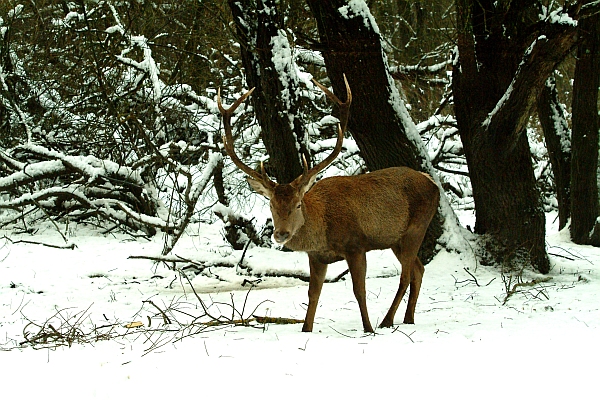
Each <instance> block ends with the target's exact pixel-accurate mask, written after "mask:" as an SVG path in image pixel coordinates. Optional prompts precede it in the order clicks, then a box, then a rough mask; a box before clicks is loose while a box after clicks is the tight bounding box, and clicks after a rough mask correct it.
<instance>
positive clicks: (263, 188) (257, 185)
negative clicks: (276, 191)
mask: <svg viewBox="0 0 600 400" xmlns="http://www.w3.org/2000/svg"><path fill="white" fill-rule="evenodd" d="M246 180H248V183H249V184H250V186H251V187H252V189H254V190H255V191H256V192H257V193H260V194H262V195H263V196H265V197H266V198H267V199H270V198H271V197H272V195H273V188H272V187H270V186H269V185H267V184H265V182H262V181H259V180H256V179H253V178H250V177H249V176H247V177H246Z"/></svg>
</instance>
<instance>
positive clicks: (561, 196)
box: [537, 77, 571, 229]
mask: <svg viewBox="0 0 600 400" xmlns="http://www.w3.org/2000/svg"><path fill="white" fill-rule="evenodd" d="M537 112H538V117H539V120H540V124H541V125H542V131H543V132H544V139H545V141H546V148H547V150H548V157H549V158H550V164H551V165H552V173H553V175H554V185H555V190H556V199H557V201H558V226H559V229H562V228H564V227H565V226H566V225H567V222H568V221H569V216H570V212H571V198H570V193H571V138H570V128H569V125H568V122H567V117H566V115H565V113H564V111H563V109H562V106H561V104H560V102H559V101H558V93H557V91H556V85H555V80H554V77H550V78H548V80H547V81H546V84H545V85H544V87H543V89H542V92H541V93H540V97H539V99H538V102H537Z"/></svg>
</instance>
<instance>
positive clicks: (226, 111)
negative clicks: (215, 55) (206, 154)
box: [217, 88, 272, 182]
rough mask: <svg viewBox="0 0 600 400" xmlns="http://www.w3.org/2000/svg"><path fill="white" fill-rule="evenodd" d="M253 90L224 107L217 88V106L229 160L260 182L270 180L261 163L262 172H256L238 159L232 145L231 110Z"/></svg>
mask: <svg viewBox="0 0 600 400" xmlns="http://www.w3.org/2000/svg"><path fill="white" fill-rule="evenodd" d="M253 91H254V88H252V89H250V90H248V91H247V92H246V93H244V95H242V96H240V98H239V99H237V100H236V101H235V103H233V104H232V105H231V107H229V108H225V107H223V104H222V103H221V88H219V90H218V92H217V106H218V107H219V111H220V112H221V115H222V116H223V128H224V130H225V134H224V135H223V145H224V147H225V151H226V152H227V154H229V157H230V158H231V161H233V163H234V164H235V165H236V166H237V167H238V168H239V169H241V170H242V171H244V172H245V173H246V174H247V175H249V176H250V177H252V178H254V179H256V180H258V181H261V182H272V181H271V180H270V179H269V177H268V176H267V174H266V173H265V170H264V167H263V166H262V164H261V171H262V174H260V173H258V172H257V171H255V170H254V169H252V168H250V167H249V166H247V165H246V164H244V163H243V162H242V160H240V158H239V157H238V156H237V154H235V149H234V147H233V134H232V133H231V130H232V129H231V116H232V115H233V112H234V111H235V110H236V108H238V107H239V106H240V104H242V103H243V102H244V101H245V100H246V99H247V98H248V96H250V95H251V94H252V92H253Z"/></svg>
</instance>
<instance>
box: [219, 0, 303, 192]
mask: <svg viewBox="0 0 600 400" xmlns="http://www.w3.org/2000/svg"><path fill="white" fill-rule="evenodd" d="M275 3H276V2H275V1H274V0H229V7H230V8H231V12H232V14H233V17H234V21H235V24H236V28H237V34H238V36H239V38H238V39H239V42H240V45H241V55H242V63H243V65H244V69H245V73H246V79H247V81H248V85H249V87H255V88H256V90H255V91H254V94H253V95H252V97H251V101H252V104H253V106H254V110H255V113H256V119H257V120H258V123H259V125H260V127H261V130H262V139H263V142H264V144H265V148H266V150H267V153H268V154H269V162H268V165H266V167H267V172H268V173H269V174H270V175H271V176H273V177H274V178H275V179H276V180H277V182H278V183H290V182H291V181H293V180H294V179H295V178H296V177H298V176H299V175H300V174H302V172H303V168H302V163H301V157H300V154H299V152H298V147H300V151H301V152H302V153H304V154H305V156H306V157H307V159H309V157H308V153H307V151H306V144H305V143H304V141H303V138H304V126H303V123H302V121H301V118H300V117H299V113H298V110H299V99H298V92H299V90H298V88H297V86H296V85H297V82H295V81H294V80H293V79H287V83H286V84H287V85H288V87H286V88H284V86H283V82H282V80H281V78H282V76H280V74H279V73H278V71H277V68H276V67H275V64H274V63H273V42H272V39H273V38H274V37H276V36H277V35H278V32H279V31H280V29H282V28H283V21H282V16H281V15H280V14H279V13H278V11H277V6H276V5H275ZM284 79H286V78H284ZM284 89H285V90H284ZM282 93H285V94H286V96H287V97H286V98H285V99H284V98H283V96H282Z"/></svg>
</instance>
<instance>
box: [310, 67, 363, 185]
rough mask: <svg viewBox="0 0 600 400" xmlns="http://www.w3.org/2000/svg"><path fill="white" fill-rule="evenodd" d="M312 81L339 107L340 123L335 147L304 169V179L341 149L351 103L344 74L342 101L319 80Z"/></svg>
mask: <svg viewBox="0 0 600 400" xmlns="http://www.w3.org/2000/svg"><path fill="white" fill-rule="evenodd" d="M313 82H314V83H315V84H316V85H317V86H318V87H319V88H320V89H321V90H322V91H323V92H324V93H325V94H326V95H327V97H329V98H330V99H331V100H333V101H334V102H335V103H337V105H338V106H339V108H340V123H339V124H338V136H337V141H336V142H335V148H334V149H333V152H332V153H331V154H330V155H329V156H327V158H325V159H324V160H323V161H321V162H320V163H318V164H317V165H315V166H314V167H312V168H311V169H310V170H309V171H306V169H305V173H304V176H305V179H307V180H308V179H310V178H312V177H313V176H314V175H316V174H318V173H319V172H320V171H322V170H323V169H325V168H326V167H327V166H328V165H329V164H331V163H332V162H333V160H335V159H336V157H337V156H338V155H339V154H340V152H341V151H342V143H343V141H344V132H345V131H346V126H347V125H348V115H349V114H350V104H352V92H351V91H350V85H349V84H348V79H346V74H344V83H345V84H346V102H345V103H344V102H342V101H341V100H340V99H339V98H338V97H337V96H336V95H335V94H333V93H332V92H331V91H330V90H329V89H327V88H326V87H325V86H323V85H321V84H320V83H319V82H317V81H316V80H314V79H313Z"/></svg>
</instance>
